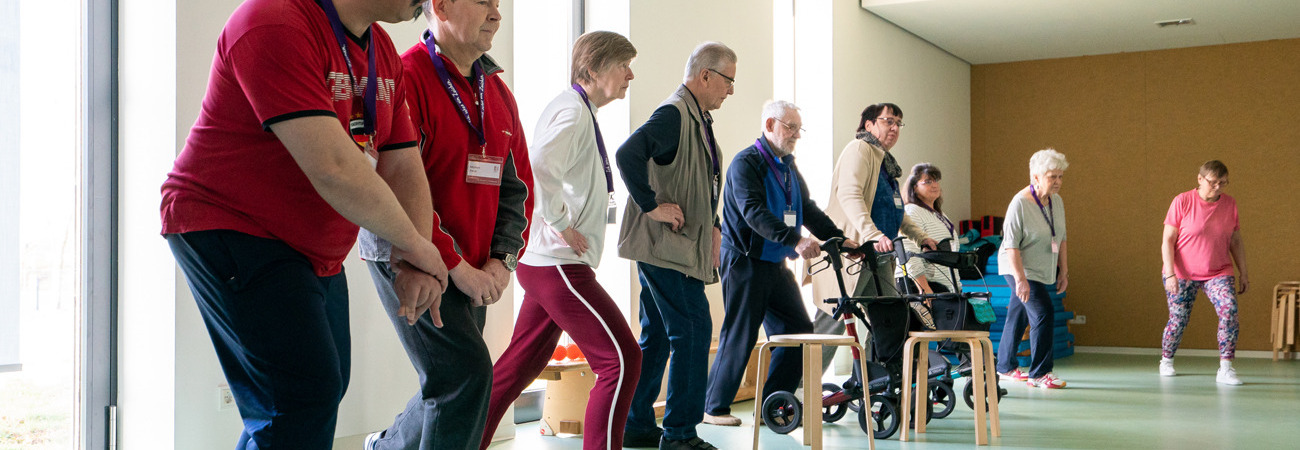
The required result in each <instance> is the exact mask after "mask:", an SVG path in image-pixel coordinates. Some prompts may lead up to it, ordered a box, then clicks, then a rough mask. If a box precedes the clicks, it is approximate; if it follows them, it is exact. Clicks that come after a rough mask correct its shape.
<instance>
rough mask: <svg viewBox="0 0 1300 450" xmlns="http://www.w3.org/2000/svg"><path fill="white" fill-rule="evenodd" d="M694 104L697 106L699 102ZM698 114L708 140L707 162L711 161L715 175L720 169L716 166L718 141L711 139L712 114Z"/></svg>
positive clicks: (705, 112) (704, 112)
mask: <svg viewBox="0 0 1300 450" xmlns="http://www.w3.org/2000/svg"><path fill="white" fill-rule="evenodd" d="M692 95H694V94H692ZM695 106H696V107H699V102H696V103H695ZM700 116H701V117H703V118H704V136H705V137H706V138H707V139H708V140H709V162H712V163H713V175H715V176H716V175H718V173H719V172H720V171H721V170H720V169H719V168H718V141H716V140H714V139H713V115H712V114H709V112H708V111H701V112H700Z"/></svg>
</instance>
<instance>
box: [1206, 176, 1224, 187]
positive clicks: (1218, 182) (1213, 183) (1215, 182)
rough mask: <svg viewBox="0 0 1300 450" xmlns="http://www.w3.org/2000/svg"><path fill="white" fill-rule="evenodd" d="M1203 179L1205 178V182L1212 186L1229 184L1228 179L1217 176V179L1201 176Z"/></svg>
mask: <svg viewBox="0 0 1300 450" xmlns="http://www.w3.org/2000/svg"><path fill="white" fill-rule="evenodd" d="M1201 179H1202V180H1205V184H1208V185H1210V186H1211V187H1216V188H1221V187H1224V186H1227V185H1228V180H1221V179H1217V178H1215V179H1210V178H1206V177H1201Z"/></svg>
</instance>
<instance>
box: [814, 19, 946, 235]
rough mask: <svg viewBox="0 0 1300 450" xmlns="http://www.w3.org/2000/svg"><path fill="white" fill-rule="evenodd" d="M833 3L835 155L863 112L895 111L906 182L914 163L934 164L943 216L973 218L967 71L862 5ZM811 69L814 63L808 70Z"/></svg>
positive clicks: (896, 152) (898, 154)
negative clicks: (893, 107) (888, 107)
mask: <svg viewBox="0 0 1300 450" xmlns="http://www.w3.org/2000/svg"><path fill="white" fill-rule="evenodd" d="M800 1H801V2H807V1H813V2H817V1H819V0H800ZM823 1H824V0H823ZM831 3H832V8H831V9H830V11H829V13H830V14H829V15H830V17H825V22H827V23H831V24H832V30H833V31H832V34H833V36H832V37H831V45H832V46H833V49H834V50H833V53H832V54H833V61H832V62H831V64H832V66H833V67H832V68H831V76H832V84H833V87H834V95H833V97H832V98H833V101H834V134H835V140H834V142H835V156H836V157H838V156H839V152H840V150H841V149H842V148H843V147H844V145H845V143H847V142H848V141H849V140H850V139H853V135H854V132H855V131H856V130H857V127H858V120H859V117H860V115H861V113H862V109H863V108H865V107H867V105H870V104H873V103H879V102H890V103H894V104H897V105H898V107H899V108H901V109H902V110H903V113H904V121H903V122H904V123H906V124H907V126H906V127H904V128H903V129H902V133H901V134H900V135H899V139H898V144H897V145H896V146H895V147H894V149H893V150H891V153H893V154H894V156H895V157H896V158H898V163H899V165H902V166H903V171H904V177H906V174H907V171H908V170H909V169H910V168H911V167H912V165H913V164H916V163H919V162H930V163H933V164H935V165H937V166H938V167H939V169H940V170H942V171H943V187H944V196H943V198H944V212H945V213H947V214H948V216H950V217H952V218H953V219H954V220H961V219H967V218H969V215H970V65H969V64H967V63H966V62H964V61H962V60H960V59H957V58H956V57H953V56H952V55H949V54H948V53H946V52H944V51H942V50H939V49H938V48H937V47H934V46H933V45H931V44H930V43H928V42H925V41H923V40H921V39H920V38H917V37H916V36H914V35H912V34H911V33H908V32H906V31H903V30H902V29H900V28H898V27H897V26H894V25H893V24H891V23H889V22H886V21H884V20H883V19H880V18H879V17H876V16H875V15H873V14H871V13H869V12H867V11H865V10H863V9H862V8H860V7H859V6H858V2H849V1H834V2H831ZM809 66H811V67H817V63H815V62H808V63H807V65H805V66H803V67H809ZM803 78H804V79H808V78H809V77H803ZM828 189H829V188H828Z"/></svg>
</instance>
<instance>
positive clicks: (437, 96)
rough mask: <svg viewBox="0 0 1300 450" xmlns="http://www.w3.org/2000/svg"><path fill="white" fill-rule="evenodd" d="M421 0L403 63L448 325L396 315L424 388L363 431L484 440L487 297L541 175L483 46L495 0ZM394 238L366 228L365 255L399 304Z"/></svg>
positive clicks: (397, 438) (398, 441) (519, 239)
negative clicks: (390, 418)
mask: <svg viewBox="0 0 1300 450" xmlns="http://www.w3.org/2000/svg"><path fill="white" fill-rule="evenodd" d="M424 5H425V17H426V19H428V21H429V30H430V32H426V33H425V35H424V39H423V42H421V43H417V44H416V45H415V46H413V47H411V49H410V50H407V52H406V53H404V54H403V55H402V64H403V65H404V66H405V69H406V72H405V79H406V81H407V84H406V86H407V91H406V100H407V104H408V105H410V108H411V120H412V121H413V122H414V123H415V125H416V127H417V128H418V130H419V134H420V136H421V137H422V139H421V145H422V147H423V148H422V149H421V155H422V156H423V159H424V165H423V167H424V171H425V176H426V177H427V180H428V183H427V185H425V184H419V186H421V187H422V188H423V189H426V190H428V189H432V191H431V197H432V200H433V207H434V209H435V211H436V212H435V214H433V215H432V216H433V220H434V233H433V237H432V239H433V243H434V244H436V245H437V246H438V249H439V250H441V251H442V258H443V262H444V263H445V264H446V266H447V267H448V268H449V269H451V270H450V272H449V274H450V277H451V285H450V286H448V288H447V292H446V293H445V294H443V296H442V303H441V304H440V306H439V310H440V313H441V315H442V319H443V323H444V325H442V326H441V327H439V326H438V325H437V324H435V323H434V322H433V321H431V320H429V319H427V318H424V317H421V318H420V320H419V321H417V322H416V323H415V325H414V326H411V327H408V326H405V325H403V324H402V323H400V322H397V321H396V320H394V326H395V328H396V329H397V335H398V338H399V339H400V340H401V341H402V346H403V347H405V348H406V352H407V356H409V357H410V359H411V362H412V364H413V365H414V366H415V370H416V372H417V373H418V374H419V377H420V389H419V391H417V392H416V393H415V395H414V397H413V398H412V399H411V401H410V402H408V403H407V405H406V410H405V411H403V412H402V413H401V414H400V415H398V416H397V419H396V421H395V422H394V423H393V425H392V426H391V427H389V428H388V429H387V430H385V431H382V432H377V433H374V434H372V435H370V436H369V437H367V439H366V443H365V444H366V448H367V449H373V448H379V449H409V448H420V449H433V448H461V449H463V448H477V447H478V443H479V440H480V439H481V438H482V437H483V428H484V426H485V423H486V420H487V407H488V399H489V396H490V394H491V388H492V357H491V355H490V354H489V353H488V349H487V344H486V343H485V342H484V341H483V333H482V332H483V326H484V321H485V317H486V308H485V306H486V305H490V304H492V303H494V302H496V301H497V300H498V299H500V298H501V294H502V292H503V291H504V290H505V288H506V287H507V286H508V285H509V284H510V275H511V274H510V272H511V271H513V270H514V267H515V262H516V259H517V258H518V256H519V254H520V253H521V252H522V251H523V248H524V244H525V236H527V233H528V218H529V217H530V216H531V214H532V205H533V201H532V198H531V197H530V195H529V190H530V189H531V188H532V186H533V176H532V169H531V166H530V165H529V163H528V145H527V144H526V143H525V141H524V129H523V125H522V124H521V123H520V121H519V111H518V108H517V106H516V105H515V99H514V95H513V94H511V93H510V89H509V88H507V87H506V85H505V82H504V81H502V80H501V77H500V76H498V74H500V73H501V68H500V67H499V66H497V64H496V62H495V61H493V60H492V58H491V57H488V56H487V55H486V54H485V52H487V51H488V50H489V49H491V48H492V38H493V36H494V35H495V34H496V31H497V29H498V27H500V24H501V13H500V11H498V10H497V2H496V1H495V0H493V1H488V2H470V1H464V0H461V1H451V0H432V1H426V2H425V4H424ZM431 50H432V51H431ZM412 185H415V183H412ZM398 187H399V188H401V187H402V186H398ZM406 187H410V186H406ZM376 234H378V233H376ZM388 248H389V245H388V243H387V242H384V241H383V239H378V238H375V237H374V236H370V235H369V234H368V233H366V232H364V231H363V232H362V236H361V257H362V258H364V259H366V260H367V264H368V265H369V266H370V275H371V278H372V279H374V280H375V286H376V287H377V288H378V289H379V296H380V299H381V300H382V301H383V303H384V306H385V307H386V308H388V309H389V310H393V309H394V308H396V307H397V305H398V303H397V299H396V290H395V289H393V286H394V282H395V281H397V280H396V279H395V277H394V274H393V272H392V267H391V265H390V264H389V262H388V261H389V256H390V255H389V254H388Z"/></svg>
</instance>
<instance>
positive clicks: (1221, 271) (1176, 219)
mask: <svg viewBox="0 0 1300 450" xmlns="http://www.w3.org/2000/svg"><path fill="white" fill-rule="evenodd" d="M1196 182H1197V188H1196V189H1192V190H1190V191H1187V192H1183V193H1182V194H1178V196H1177V197H1174V201H1173V203H1172V204H1170V205H1169V212H1168V213H1166V214H1165V231H1164V238H1163V239H1161V241H1160V244H1161V245H1160V257H1161V258H1160V259H1161V261H1162V262H1163V268H1162V269H1161V271H1160V279H1161V281H1162V282H1163V283H1164V285H1165V286H1164V287H1165V297H1166V300H1168V302H1169V323H1168V324H1166V325H1165V333H1164V338H1163V339H1162V340H1161V345H1160V347H1161V350H1162V353H1163V354H1162V355H1161V358H1160V375H1162V376H1166V377H1172V376H1174V374H1175V372H1174V352H1176V351H1178V343H1179V342H1180V341H1182V339H1183V329H1184V328H1186V327H1187V319H1188V318H1190V317H1191V315H1192V302H1194V301H1195V300H1196V291H1198V290H1201V289H1204V290H1205V296H1206V297H1209V298H1210V303H1212V304H1213V305H1214V311H1215V312H1216V313H1218V315H1219V336H1218V337H1219V372H1218V374H1217V376H1216V377H1215V381H1217V382H1218V383H1219V384H1227V385H1239V384H1241V380H1240V379H1238V378H1237V371H1236V370H1234V369H1233V368H1232V360H1233V358H1234V357H1235V356H1236V352H1237V294H1241V293H1244V292H1246V287H1248V286H1249V285H1250V278H1249V277H1247V275H1246V250H1245V248H1244V247H1245V245H1244V244H1243V243H1242V240H1241V223H1240V221H1239V220H1238V219H1237V200H1236V199H1234V198H1232V196H1231V195H1228V194H1224V193H1223V189H1224V188H1225V187H1227V186H1228V166H1225V165H1224V164H1223V163H1222V162H1219V161H1218V160H1213V161H1208V162H1206V163H1205V164H1203V165H1201V173H1200V174H1199V175H1197V176H1196ZM1234 261H1235V262H1236V263H1237V270H1238V271H1239V272H1240V278H1237V279H1236V280H1234V279H1233V272H1232V264H1233V262H1234ZM1234 281H1237V282H1240V283H1241V288H1240V289H1237V288H1236V286H1234V284H1235V283H1234Z"/></svg>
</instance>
